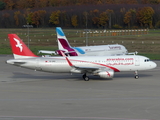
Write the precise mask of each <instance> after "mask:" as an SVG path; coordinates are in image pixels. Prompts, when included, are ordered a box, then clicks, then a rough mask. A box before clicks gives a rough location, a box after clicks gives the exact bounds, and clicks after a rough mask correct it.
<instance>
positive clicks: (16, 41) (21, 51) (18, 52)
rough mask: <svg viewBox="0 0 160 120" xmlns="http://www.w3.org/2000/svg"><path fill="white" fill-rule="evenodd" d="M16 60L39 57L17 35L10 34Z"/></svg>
mask: <svg viewBox="0 0 160 120" xmlns="http://www.w3.org/2000/svg"><path fill="white" fill-rule="evenodd" d="M8 38H9V40H10V45H11V48H12V52H13V55H14V58H15V59H18V58H30V57H37V56H36V55H35V54H33V53H32V52H31V50H30V49H29V48H28V47H27V46H26V45H25V44H24V42H23V41H22V40H21V39H20V38H19V37H18V36H17V35H16V34H8Z"/></svg>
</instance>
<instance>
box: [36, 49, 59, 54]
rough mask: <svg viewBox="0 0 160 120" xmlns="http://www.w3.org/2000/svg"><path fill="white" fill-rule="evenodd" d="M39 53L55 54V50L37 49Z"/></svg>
mask: <svg viewBox="0 0 160 120" xmlns="http://www.w3.org/2000/svg"><path fill="white" fill-rule="evenodd" d="M40 53H46V54H54V55H56V54H57V53H56V52H55V51H49V50H39V51H38V54H40Z"/></svg>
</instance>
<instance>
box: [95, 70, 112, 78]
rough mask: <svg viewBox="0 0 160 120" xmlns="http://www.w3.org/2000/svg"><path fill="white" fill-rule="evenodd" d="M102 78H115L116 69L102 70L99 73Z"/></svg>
mask: <svg viewBox="0 0 160 120" xmlns="http://www.w3.org/2000/svg"><path fill="white" fill-rule="evenodd" d="M97 74H98V75H99V76H100V77H101V78H113V76H114V71H113V70H108V71H100V72H98V73H97Z"/></svg>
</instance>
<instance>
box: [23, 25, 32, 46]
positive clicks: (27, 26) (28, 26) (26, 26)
mask: <svg viewBox="0 0 160 120" xmlns="http://www.w3.org/2000/svg"><path fill="white" fill-rule="evenodd" d="M23 27H25V28H27V34H28V48H29V28H33V25H29V23H27V25H23Z"/></svg>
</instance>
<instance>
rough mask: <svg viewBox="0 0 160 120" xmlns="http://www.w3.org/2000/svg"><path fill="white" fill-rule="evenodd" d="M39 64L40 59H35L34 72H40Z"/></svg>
mask: <svg viewBox="0 0 160 120" xmlns="http://www.w3.org/2000/svg"><path fill="white" fill-rule="evenodd" d="M39 63H40V59H39V58H37V59H36V67H35V70H37V71H40V70H42V68H41V67H40V65H39Z"/></svg>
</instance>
